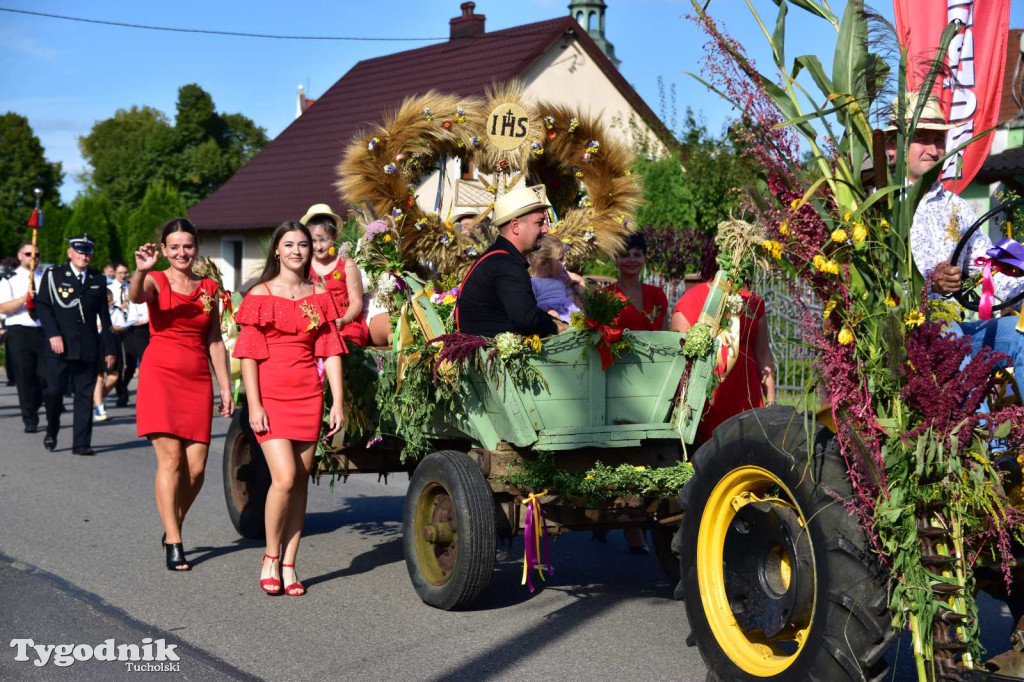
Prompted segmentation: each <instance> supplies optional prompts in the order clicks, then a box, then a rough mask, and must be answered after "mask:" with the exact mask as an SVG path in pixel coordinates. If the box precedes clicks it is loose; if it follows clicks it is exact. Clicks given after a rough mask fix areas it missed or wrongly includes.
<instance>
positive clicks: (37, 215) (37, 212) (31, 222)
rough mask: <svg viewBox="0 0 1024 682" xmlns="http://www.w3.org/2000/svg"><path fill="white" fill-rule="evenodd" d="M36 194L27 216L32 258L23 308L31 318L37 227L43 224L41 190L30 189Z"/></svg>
mask: <svg viewBox="0 0 1024 682" xmlns="http://www.w3.org/2000/svg"><path fill="white" fill-rule="evenodd" d="M32 194H34V195H35V196H36V207H35V208H34V209H32V215H30V216H29V218H28V226H29V227H31V228H32V260H31V261H30V262H29V269H28V295H27V296H26V297H25V309H26V310H28V312H29V314H30V315H31V316H32V319H35V316H36V315H35V309H36V300H35V299H36V267H37V266H38V265H39V263H38V262H37V260H36V252H37V251H38V248H39V228H40V227H42V226H43V211H42V209H40V208H39V200H40V199H42V197H43V190H42V189H40V188H39V187H36V188H35V189H34V190H32Z"/></svg>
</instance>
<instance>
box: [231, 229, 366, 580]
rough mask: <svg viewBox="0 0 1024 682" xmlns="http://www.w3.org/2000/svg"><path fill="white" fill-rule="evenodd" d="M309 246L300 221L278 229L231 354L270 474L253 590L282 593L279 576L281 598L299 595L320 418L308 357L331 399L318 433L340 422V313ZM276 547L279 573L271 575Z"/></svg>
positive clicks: (319, 394)
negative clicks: (315, 276) (319, 278)
mask: <svg viewBox="0 0 1024 682" xmlns="http://www.w3.org/2000/svg"><path fill="white" fill-rule="evenodd" d="M311 242H312V238H311V237H310V234H309V230H307V229H306V227H305V225H302V224H301V223H297V222H287V223H284V224H282V225H279V226H278V227H277V229H276V230H274V235H273V238H272V240H271V247H270V253H269V254H268V255H267V264H266V265H265V266H264V268H263V274H262V275H260V279H259V282H258V283H257V284H256V286H254V287H253V288H252V289H251V290H250V291H249V293H248V294H247V295H246V297H245V299H244V300H243V301H242V305H241V306H239V308H238V313H237V314H236V315H235V321H236V322H238V323H239V324H240V325H242V329H241V331H240V332H239V334H238V339H237V341H236V342H235V350H234V356H235V357H236V358H240V359H241V362H242V381H243V382H244V383H245V396H246V401H247V402H248V405H249V425H250V426H251V427H252V430H253V433H254V434H255V435H256V440H258V441H259V443H260V448H261V449H262V450H263V455H264V457H265V458H266V460H267V466H268V468H269V469H270V477H271V484H270V491H269V492H268V493H267V507H266V526H267V548H266V551H265V552H264V554H263V560H262V570H261V575H260V587H261V588H263V590H264V591H265V592H267V593H268V594H280V593H281V579H282V578H283V579H284V585H285V587H284V592H285V594H289V595H292V596H295V597H298V596H301V595H303V594H305V593H306V588H305V587H303V586H302V583H300V582H299V580H298V578H297V577H296V575H295V556H296V553H297V552H298V549H299V537H300V536H301V534H302V524H303V521H304V520H305V518H306V490H307V486H308V484H309V477H310V474H311V472H312V468H313V453H314V451H315V449H316V443H317V441H318V440H319V439H320V427H321V425H322V423H323V384H322V382H321V379H320V376H319V373H318V371H317V362H316V358H324V360H325V361H324V374H325V377H326V379H327V383H328V385H329V386H330V389H331V397H332V398H333V401H332V404H331V411H330V414H329V418H328V422H329V427H330V430H329V431H328V432H327V434H326V436H327V437H330V436H333V435H334V434H335V433H337V431H338V430H339V429H340V428H341V426H342V424H343V422H344V417H343V416H342V415H343V411H342V369H341V355H342V354H344V353H346V352H348V351H347V349H346V347H345V342H344V341H343V340H342V339H341V336H339V334H338V331H337V328H336V327H335V322H336V321H337V319H338V318H339V317H341V315H340V314H339V312H338V309H337V307H336V306H335V305H334V298H333V296H332V295H331V294H330V293H329V292H327V290H326V289H324V288H323V287H322V286H320V285H314V284H313V283H312V282H310V281H309V267H310V256H311ZM282 547H283V549H284V557H283V558H284V561H283V562H281V564H280V568H281V569H283V575H282V573H280V572H279V571H278V557H280V556H281V550H282Z"/></svg>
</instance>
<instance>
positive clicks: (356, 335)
mask: <svg viewBox="0 0 1024 682" xmlns="http://www.w3.org/2000/svg"><path fill="white" fill-rule="evenodd" d="M309 279H310V280H311V281H312V282H313V283H314V284H320V285H321V286H323V288H324V289H327V291H328V292H329V293H330V294H331V295H332V296H333V297H334V305H335V306H336V307H337V308H338V316H339V317H344V315H345V312H346V311H348V306H349V300H348V280H347V279H346V278H345V259H344V258H339V259H338V262H337V263H335V264H334V269H332V270H331V271H330V272H328V273H327V274H326V275H319V274H317V273H316V271H314V270H312V269H310V271H309ZM341 336H342V338H344V339H345V340H346V341H351V342H352V343H354V344H357V345H359V346H365V345H366V344H368V343H369V342H370V328H369V327H367V326H366V311H365V310H364V311H363V313H362V314H361V315H360V316H359V317H357V318H356V319H354V320H352V321H351V322H349V323H348V324H346V325H345V326H344V327H342V328H341Z"/></svg>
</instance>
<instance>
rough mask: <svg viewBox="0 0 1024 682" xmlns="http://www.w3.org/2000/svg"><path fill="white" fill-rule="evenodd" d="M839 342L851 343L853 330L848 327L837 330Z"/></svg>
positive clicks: (845, 344) (847, 344) (846, 344)
mask: <svg viewBox="0 0 1024 682" xmlns="http://www.w3.org/2000/svg"><path fill="white" fill-rule="evenodd" d="M838 340H839V343H841V344H843V345H844V346H849V345H850V344H851V343H853V332H851V331H850V329H849V328H848V327H843V328H842V329H841V330H840V332H839V339H838Z"/></svg>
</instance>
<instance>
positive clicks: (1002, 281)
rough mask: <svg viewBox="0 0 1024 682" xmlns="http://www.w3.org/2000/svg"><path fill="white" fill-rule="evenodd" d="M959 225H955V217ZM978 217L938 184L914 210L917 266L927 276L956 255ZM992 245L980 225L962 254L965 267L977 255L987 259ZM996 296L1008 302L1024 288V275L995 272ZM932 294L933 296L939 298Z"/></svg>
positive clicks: (913, 246) (913, 243)
mask: <svg viewBox="0 0 1024 682" xmlns="http://www.w3.org/2000/svg"><path fill="white" fill-rule="evenodd" d="M954 218H955V220H956V224H955V225H954V224H953V220H954ZM975 220H976V217H975V215H974V210H973V209H972V208H971V206H970V204H968V203H967V202H966V201H964V200H963V199H962V198H961V197H960V196H959V195H957V194H955V193H953V192H950V191H948V190H947V189H946V188H945V187H943V186H942V183H938V182H937V183H935V185H933V186H932V188H931V189H930V190H928V193H927V194H925V195H924V197H923V198H922V199H921V203H919V204H918V205H917V212H915V213H914V224H913V225H912V226H911V228H910V253H911V255H912V256H913V258H914V265H916V266H917V269H918V270H919V271H920V272H921V274H922V275H924V277H925V279H927V278H928V277H929V275H931V272H932V270H934V269H935V266H937V265H938V264H939V263H945V262H948V261H949V260H950V258H951V257H952V256H953V249H955V248H956V244H957V242H958V241H959V240H960V235H962V234H963V233H964V232H966V231H967V228H969V227H970V226H971V225H973V224H974V222H975ZM991 248H992V240H991V239H989V237H988V234H987V233H986V232H985V228H984V227H981V228H979V229H978V230H977V231H976V232H975V233H974V236H973V237H971V240H970V242H968V244H967V248H965V249H964V251H963V253H961V254H960V259H959V262H958V263H954V265H959V266H960V267H961V268H964V267H970V268H972V269H974V270H977V269H978V268H976V267H975V266H973V265H971V263H973V262H974V260H975V259H976V258H985V257H986V255H985V252H986V251H988V250H989V249H991ZM992 280H993V282H994V284H995V295H996V298H997V299H998V300H1001V301H1005V300H1007V299H1009V298H1012V297H1013V296H1016V295H1017V294H1019V293H1020V292H1021V291H1024V277H1021V278H1015V277H1007V276H1006V275H1001V274H999V273H994V274H993V277H992ZM936 297H937V295H931V296H929V298H936Z"/></svg>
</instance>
